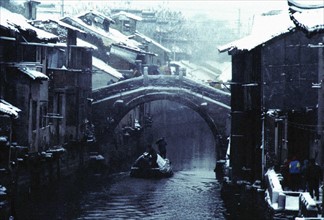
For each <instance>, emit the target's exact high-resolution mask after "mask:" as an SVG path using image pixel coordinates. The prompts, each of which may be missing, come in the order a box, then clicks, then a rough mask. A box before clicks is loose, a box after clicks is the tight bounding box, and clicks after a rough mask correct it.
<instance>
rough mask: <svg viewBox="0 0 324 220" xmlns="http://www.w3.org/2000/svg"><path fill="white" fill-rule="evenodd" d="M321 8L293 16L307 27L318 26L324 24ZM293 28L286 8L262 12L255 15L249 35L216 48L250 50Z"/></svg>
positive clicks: (221, 50)
mask: <svg viewBox="0 0 324 220" xmlns="http://www.w3.org/2000/svg"><path fill="white" fill-rule="evenodd" d="M323 10H324V9H318V10H308V11H303V12H296V13H294V16H295V17H296V19H298V21H299V22H300V23H301V24H306V25H309V27H312V28H320V27H322V26H323V24H324V19H323V18H324V14H323V13H324V12H323ZM297 13H299V14H297ZM316 24H318V25H316ZM295 28H296V25H295V24H294V22H293V21H292V19H291V18H290V16H289V13H288V9H287V10H286V11H284V12H283V11H277V12H272V13H267V14H262V15H260V16H258V17H256V19H255V23H254V25H253V29H252V32H251V34H250V35H249V36H247V37H244V38H242V39H239V40H236V41H233V42H230V43H228V44H226V45H223V46H220V47H218V50H219V52H225V51H232V50H247V51H250V50H252V49H254V48H255V47H257V46H259V45H261V44H263V43H266V42H267V41H269V40H271V39H273V38H275V37H278V36H280V35H282V34H285V33H288V32H291V31H292V30H294V29H295Z"/></svg>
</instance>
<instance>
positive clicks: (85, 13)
mask: <svg viewBox="0 0 324 220" xmlns="http://www.w3.org/2000/svg"><path fill="white" fill-rule="evenodd" d="M87 14H93V15H94V16H96V17H99V18H102V19H104V20H105V19H106V20H108V21H110V22H111V23H115V21H114V20H113V19H112V18H110V17H108V16H106V15H104V14H102V13H101V12H99V11H95V10H90V11H86V12H84V13H81V14H79V15H78V16H77V17H78V18H80V17H82V16H85V15H87Z"/></svg>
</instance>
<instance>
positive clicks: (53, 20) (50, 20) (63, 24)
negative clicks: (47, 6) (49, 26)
mask: <svg viewBox="0 0 324 220" xmlns="http://www.w3.org/2000/svg"><path fill="white" fill-rule="evenodd" d="M44 22H54V23H56V24H58V25H59V26H61V27H64V28H67V29H70V30H74V31H77V32H79V33H82V34H84V33H85V32H84V31H83V30H81V29H79V28H76V27H74V26H72V25H69V24H67V23H65V22H62V21H60V20H58V19H47V20H44Z"/></svg>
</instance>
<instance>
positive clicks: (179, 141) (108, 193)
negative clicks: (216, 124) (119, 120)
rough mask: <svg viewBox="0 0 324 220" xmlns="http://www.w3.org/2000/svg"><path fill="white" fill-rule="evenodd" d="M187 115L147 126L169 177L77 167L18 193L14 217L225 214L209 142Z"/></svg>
mask: <svg viewBox="0 0 324 220" xmlns="http://www.w3.org/2000/svg"><path fill="white" fill-rule="evenodd" d="M186 114H187V113H186ZM188 117H191V122H192V124H190V125H189V126H188V124H187V123H182V120H180V121H174V123H176V125H175V124H174V125H173V126H164V125H167V124H170V123H169V122H168V121H166V120H165V119H163V120H161V121H160V125H159V126H158V127H156V128H155V127H154V126H153V128H152V129H153V131H154V129H157V130H155V131H154V132H153V133H154V135H155V136H156V137H159V136H165V137H166V141H167V143H168V145H167V149H168V151H167V157H168V158H169V159H170V161H171V162H172V165H173V170H174V176H173V177H171V178H166V179H139V178H132V177H130V176H129V171H128V170H125V171H123V172H118V173H114V174H96V173H91V172H90V173H85V172H82V173H79V174H77V175H75V176H74V177H71V178H68V179H65V180H62V181H60V182H57V183H53V184H52V185H51V186H48V187H46V189H41V190H39V191H38V192H36V193H35V192H34V193H32V194H28V193H26V195H20V197H19V198H18V199H19V201H18V204H17V205H16V213H17V219H33V220H34V219H35V220H37V219H48V220H49V219H225V218H224V213H225V212H226V210H225V208H224V204H223V201H222V199H221V196H220V184H219V183H218V182H217V180H216V178H215V173H214V171H213V170H214V168H215V158H216V155H215V141H214V139H213V137H212V134H211V132H210V130H209V128H208V127H207V125H206V124H205V123H203V122H202V121H200V120H201V119H199V117H196V115H195V114H194V115H193V116H188ZM166 118H171V116H170V117H166ZM156 137H154V138H153V139H155V138H156Z"/></svg>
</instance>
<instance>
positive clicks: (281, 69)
mask: <svg viewBox="0 0 324 220" xmlns="http://www.w3.org/2000/svg"><path fill="white" fill-rule="evenodd" d="M313 19H314V21H319V22H323V19H322V20H321V19H315V18H313ZM301 22H302V20H301ZM323 37H324V33H323V31H322V32H320V31H317V32H316V33H315V34H313V35H311V36H309V35H306V34H305V32H304V31H303V30H301V29H300V28H298V27H296V25H295V24H294V23H293V22H292V20H291V19H290V17H289V14H288V11H287V12H281V11H271V12H270V13H265V14H263V15H262V16H261V17H260V18H259V19H257V20H256V21H255V26H254V29H253V30H252V33H251V35H249V36H247V37H245V38H242V39H240V40H237V41H234V42H231V43H229V44H227V45H224V46H222V47H219V51H220V52H225V51H227V52H228V53H229V54H230V55H231V56H232V82H231V93H232V96H231V100H232V101H231V108H232V110H231V117H232V119H231V120H232V122H231V137H230V139H231V159H232V160H231V166H232V168H233V178H247V179H248V180H253V179H254V180H255V179H261V178H262V176H263V174H264V170H265V168H267V167H270V166H275V167H276V166H278V167H279V166H280V165H282V164H283V163H284V161H286V160H287V159H290V157H292V156H296V157H298V159H299V160H301V161H303V160H304V159H309V158H314V157H315V158H316V157H317V160H318V161H321V155H322V153H321V152H322V150H321V149H322V146H319V145H318V143H319V139H320V136H321V135H318V133H317V129H316V128H317V115H318V114H320V112H321V111H322V109H321V108H323V106H322V107H321V106H319V100H320V99H322V98H321V96H322V94H321V93H320V92H319V90H318V89H317V88H316V86H314V85H318V83H321V80H322V75H323V72H321V71H322V70H321V68H320V65H323V64H321V59H322V58H323V54H319V52H318V50H317V49H314V48H312V47H311V46H310V45H318V44H319V43H322V42H323V41H324V38H323ZM322 68H323V67H322ZM321 133H322V130H321Z"/></svg>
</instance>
